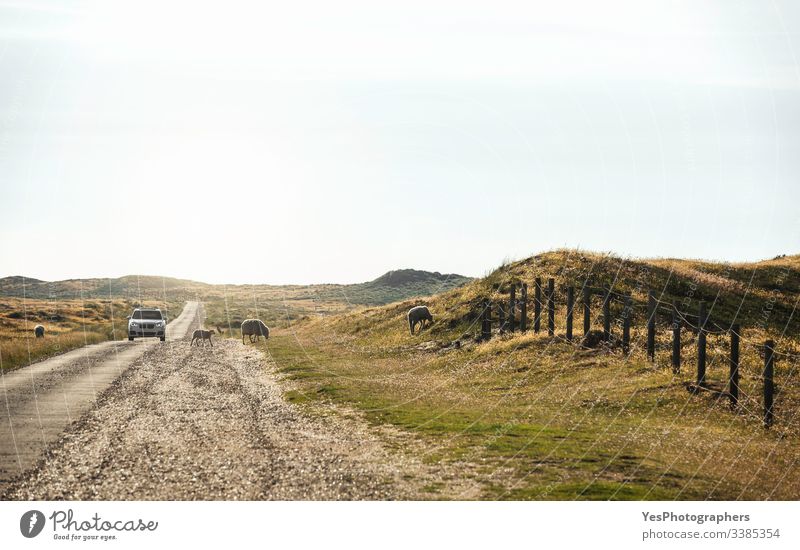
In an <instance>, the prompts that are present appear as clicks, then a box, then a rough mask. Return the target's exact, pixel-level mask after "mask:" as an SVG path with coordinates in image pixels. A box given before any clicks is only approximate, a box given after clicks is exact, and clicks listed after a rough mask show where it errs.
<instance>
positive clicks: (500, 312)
mask: <svg viewBox="0 0 800 550" xmlns="http://www.w3.org/2000/svg"><path fill="white" fill-rule="evenodd" d="M497 327H498V331H499V332H500V334H503V333H505V331H506V312H505V309H504V305H503V300H500V301H499V302H497Z"/></svg>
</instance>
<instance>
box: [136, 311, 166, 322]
mask: <svg viewBox="0 0 800 550" xmlns="http://www.w3.org/2000/svg"><path fill="white" fill-rule="evenodd" d="M133 318H134V319H147V320H149V321H156V320H157V321H160V320H161V312H160V311H134V312H133Z"/></svg>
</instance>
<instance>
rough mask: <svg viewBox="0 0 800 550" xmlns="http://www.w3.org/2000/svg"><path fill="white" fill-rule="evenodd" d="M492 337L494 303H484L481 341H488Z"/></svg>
mask: <svg viewBox="0 0 800 550" xmlns="http://www.w3.org/2000/svg"><path fill="white" fill-rule="evenodd" d="M491 337H492V302H491V300H484V301H483V317H482V319H481V339H483V340H488V339H490V338H491Z"/></svg>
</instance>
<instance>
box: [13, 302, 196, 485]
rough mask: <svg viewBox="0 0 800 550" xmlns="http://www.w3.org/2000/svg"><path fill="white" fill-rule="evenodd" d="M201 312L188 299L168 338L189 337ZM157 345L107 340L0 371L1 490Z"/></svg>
mask: <svg viewBox="0 0 800 550" xmlns="http://www.w3.org/2000/svg"><path fill="white" fill-rule="evenodd" d="M198 314H199V304H198V303H197V302H188V303H187V304H186V306H185V307H184V309H183V311H182V312H181V314H180V315H179V316H178V317H177V318H176V319H174V320H173V321H172V322H170V323H169V324H168V325H167V338H168V339H172V338H183V337H185V335H186V332H187V331H188V330H189V327H190V326H192V325H193V324H195V323H196V322H197V316H198ZM159 345H160V342H159V341H158V339H157V338H151V339H145V340H136V341H134V342H128V341H127V340H125V341H113V342H103V343H101V344H95V345H91V346H84V347H83V348H80V349H76V350H73V351H70V352H67V353H64V354H62V355H58V356H56V357H53V358H51V359H47V360H44V361H40V362H38V363H35V364H33V365H30V366H28V367H23V368H20V369H17V370H15V371H13V372H9V373H2V372H0V493H1V492H2V490H3V489H4V488H5V486H6V485H7V484H8V483H9V481H10V480H11V479H13V478H14V477H15V476H18V475H20V474H21V473H22V472H24V471H26V470H28V469H30V468H31V467H33V466H34V465H35V464H36V463H37V462H38V461H39V460H40V458H41V457H42V454H43V453H44V450H45V449H46V448H47V446H48V445H50V444H52V443H53V442H55V441H56V440H57V439H58V438H59V436H60V435H61V433H62V432H63V431H64V430H65V429H66V428H67V426H69V425H70V424H71V423H72V422H73V421H75V420H77V419H79V418H80V417H81V415H83V414H84V413H85V412H86V411H88V410H89V409H90V408H92V407H93V406H94V404H95V402H96V400H97V398H98V396H100V395H101V394H102V392H103V391H105V390H106V389H107V388H108V387H109V386H110V385H111V383H112V382H113V381H114V380H116V379H117V378H118V377H119V376H120V375H121V374H122V373H123V372H124V371H125V369H126V368H128V366H130V365H131V364H132V363H133V362H134V361H135V360H136V359H138V358H140V357H142V355H143V354H144V353H145V352H146V351H147V350H148V349H151V348H153V347H158V346H159Z"/></svg>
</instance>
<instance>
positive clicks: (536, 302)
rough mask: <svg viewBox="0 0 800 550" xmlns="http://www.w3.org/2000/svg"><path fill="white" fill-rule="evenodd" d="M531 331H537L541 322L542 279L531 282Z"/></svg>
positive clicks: (537, 278)
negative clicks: (532, 285)
mask: <svg viewBox="0 0 800 550" xmlns="http://www.w3.org/2000/svg"><path fill="white" fill-rule="evenodd" d="M533 284H534V287H533V332H536V333H538V332H539V328H540V326H541V323H542V279H540V278H539V277H536V279H535V280H534V282H533Z"/></svg>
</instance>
